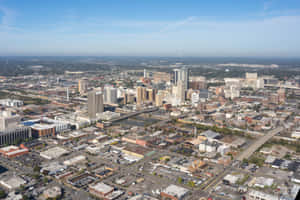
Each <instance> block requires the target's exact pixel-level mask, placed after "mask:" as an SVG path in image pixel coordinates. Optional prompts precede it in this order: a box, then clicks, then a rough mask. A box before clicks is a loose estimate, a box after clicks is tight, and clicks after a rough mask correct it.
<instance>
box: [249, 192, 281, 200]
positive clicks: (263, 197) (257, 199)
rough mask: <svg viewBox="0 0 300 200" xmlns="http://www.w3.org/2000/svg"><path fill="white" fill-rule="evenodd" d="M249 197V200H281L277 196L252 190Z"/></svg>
mask: <svg viewBox="0 0 300 200" xmlns="http://www.w3.org/2000/svg"><path fill="white" fill-rule="evenodd" d="M247 196H248V197H249V200H279V197H278V196H276V195H271V194H267V193H265V192H261V191H257V190H250V191H249V192H248V195H247Z"/></svg>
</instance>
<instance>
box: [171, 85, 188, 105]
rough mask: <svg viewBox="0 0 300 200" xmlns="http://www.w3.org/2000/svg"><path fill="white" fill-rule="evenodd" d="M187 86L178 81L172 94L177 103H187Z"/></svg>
mask: <svg viewBox="0 0 300 200" xmlns="http://www.w3.org/2000/svg"><path fill="white" fill-rule="evenodd" d="M185 92H186V90H185V84H184V82H183V81H178V83H177V85H176V86H173V89H172V94H173V96H174V98H175V99H176V102H178V103H180V104H182V103H184V101H185Z"/></svg>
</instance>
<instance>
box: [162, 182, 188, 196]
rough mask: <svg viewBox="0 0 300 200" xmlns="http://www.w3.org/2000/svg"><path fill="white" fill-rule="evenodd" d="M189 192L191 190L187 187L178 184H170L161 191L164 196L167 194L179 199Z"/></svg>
mask: <svg viewBox="0 0 300 200" xmlns="http://www.w3.org/2000/svg"><path fill="white" fill-rule="evenodd" d="M188 192H189V190H188V189H186V188H183V187H179V186H177V185H170V186H168V187H167V188H166V189H164V190H163V191H162V192H161V196H163V194H167V195H170V196H173V197H175V198H177V199H182V198H183V197H184V196H185V195H186V194H187V193H188Z"/></svg>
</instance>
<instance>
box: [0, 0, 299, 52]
mask: <svg viewBox="0 0 300 200" xmlns="http://www.w3.org/2000/svg"><path fill="white" fill-rule="evenodd" d="M299 22H300V2H298V1H296V0H288V1H279V0H278V1H275V0H273V1H262V0H256V1H243V2H236V1H226V2H224V1H212V2H205V1H194V0H191V1H189V2H182V1H164V2H158V1H149V2H147V1H135V0H132V1H118V0H115V1H109V2H102V1H89V2H88V3H86V2H85V1H75V2H74V1H72V2H70V1H46V2H45V1H43V2H41V1H36V0H29V1H26V3H25V2H19V1H16V0H11V1H7V0H0V43H1V46H0V55H2V56H10V55H17V56H23V55H26V56H58V55H62V56H68V55H74V56H79V55H80V56H179V57H180V56H197V57H205V56H237V57H299V53H298V52H300V45H299V44H300V39H299V37H298V35H300V28H299V27H298V24H299Z"/></svg>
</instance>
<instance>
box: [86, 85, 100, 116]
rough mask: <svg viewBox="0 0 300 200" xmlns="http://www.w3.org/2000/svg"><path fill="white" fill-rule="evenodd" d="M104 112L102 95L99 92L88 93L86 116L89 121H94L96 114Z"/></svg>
mask: <svg viewBox="0 0 300 200" xmlns="http://www.w3.org/2000/svg"><path fill="white" fill-rule="evenodd" d="M103 111H104V105H103V93H102V92H101V91H91V92H89V93H88V115H89V118H90V119H95V118H96V114H97V113H102V112H103Z"/></svg>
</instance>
